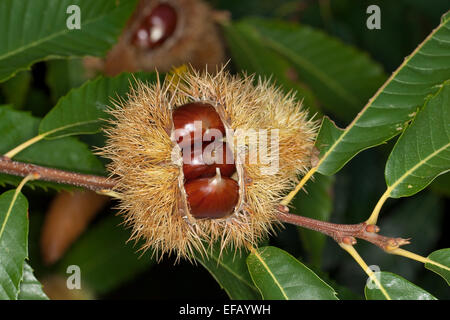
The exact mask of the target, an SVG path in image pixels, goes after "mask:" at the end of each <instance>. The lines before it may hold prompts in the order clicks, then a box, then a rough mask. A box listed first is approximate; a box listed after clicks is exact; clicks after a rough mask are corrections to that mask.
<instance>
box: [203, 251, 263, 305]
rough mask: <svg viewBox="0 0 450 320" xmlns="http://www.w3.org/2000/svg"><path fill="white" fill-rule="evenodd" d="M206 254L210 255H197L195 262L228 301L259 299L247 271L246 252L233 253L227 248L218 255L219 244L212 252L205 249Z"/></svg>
mask: <svg viewBox="0 0 450 320" xmlns="http://www.w3.org/2000/svg"><path fill="white" fill-rule="evenodd" d="M207 252H208V253H209V252H212V254H210V255H208V256H205V255H200V254H197V255H196V260H197V261H198V262H200V263H201V264H202V265H203V266H204V267H205V268H206V269H207V270H208V271H209V273H211V275H212V276H213V277H214V279H215V280H216V281H217V283H219V285H220V286H221V287H222V288H223V289H224V290H225V292H226V293H227V294H228V296H229V297H230V299H233V300H259V299H261V295H260V294H259V291H258V289H257V288H256V287H255V285H254V284H253V281H252V279H251V277H250V274H249V272H248V269H247V264H246V259H247V256H248V252H247V251H245V250H242V251H235V250H234V249H233V248H228V249H225V250H223V251H222V254H220V243H216V244H215V245H214V249H213V250H212V251H211V250H210V249H207ZM219 256H220V259H219Z"/></svg>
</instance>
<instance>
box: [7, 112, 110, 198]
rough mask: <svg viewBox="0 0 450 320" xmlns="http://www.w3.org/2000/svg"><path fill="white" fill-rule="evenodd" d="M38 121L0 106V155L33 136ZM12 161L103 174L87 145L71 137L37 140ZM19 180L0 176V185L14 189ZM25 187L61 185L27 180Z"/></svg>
mask: <svg viewBox="0 0 450 320" xmlns="http://www.w3.org/2000/svg"><path fill="white" fill-rule="evenodd" d="M39 121H40V119H39V118H36V117H33V116H31V115H30V114H29V113H27V112H23V111H16V110H13V109H11V108H9V107H8V106H0V136H1V137H2V139H1V140H0V154H4V153H5V152H7V151H9V150H11V149H12V148H14V147H16V146H17V145H19V144H21V143H22V142H24V141H27V140H29V139H31V138H32V137H34V136H36V134H37V130H38V126H39ZM14 159H15V160H18V161H23V162H30V163H34V164H37V165H42V166H48V167H54V168H59V169H64V170H71V171H76V172H81V173H90V174H104V173H105V169H104V167H103V165H102V163H101V162H100V160H99V159H98V158H97V157H95V156H94V155H93V154H92V151H91V150H89V148H88V146H87V145H86V144H84V143H82V142H80V141H78V140H77V139H75V138H74V137H66V138H64V139H59V140H49V141H43V140H42V141H39V142H37V143H35V144H33V145H31V146H30V147H28V148H27V149H25V150H24V151H22V152H20V153H19V154H18V155H17V156H16V157H15V158H14ZM20 181H21V178H18V177H13V176H9V175H5V174H0V184H10V185H15V186H17V185H18V184H19V183H20ZM27 186H30V187H32V186H39V187H42V188H44V189H45V188H47V187H50V188H54V189H58V190H59V189H61V188H62V187H63V186H60V185H57V184H55V183H50V182H44V181H30V182H29V183H28V184H27Z"/></svg>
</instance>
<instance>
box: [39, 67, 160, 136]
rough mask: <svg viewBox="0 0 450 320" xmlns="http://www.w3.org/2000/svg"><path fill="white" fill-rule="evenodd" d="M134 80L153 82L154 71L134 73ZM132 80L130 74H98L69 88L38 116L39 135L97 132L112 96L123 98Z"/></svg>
mask: <svg viewBox="0 0 450 320" xmlns="http://www.w3.org/2000/svg"><path fill="white" fill-rule="evenodd" d="M134 77H135V78H136V79H140V80H143V81H150V82H151V81H154V80H156V75H155V74H154V73H147V74H146V73H136V74H134ZM130 83H133V74H129V73H123V74H121V75H118V76H116V77H113V78H109V77H98V78H96V79H94V80H90V81H87V82H85V83H84V84H83V85H82V86H81V87H79V88H76V89H72V90H71V91H69V93H68V94H67V95H65V96H64V97H62V98H61V99H60V100H59V101H58V103H57V104H56V106H55V107H53V109H52V110H50V111H49V112H48V113H47V115H46V116H45V117H44V118H43V119H42V121H41V123H40V125H39V134H40V135H45V137H46V138H60V137H64V136H70V135H77V134H93V133H97V132H99V131H100V128H101V126H102V125H104V124H105V122H104V119H107V118H109V117H110V116H109V114H108V113H106V109H107V107H108V106H110V107H111V106H112V99H117V98H118V97H122V98H125V95H126V93H127V92H129V90H130Z"/></svg>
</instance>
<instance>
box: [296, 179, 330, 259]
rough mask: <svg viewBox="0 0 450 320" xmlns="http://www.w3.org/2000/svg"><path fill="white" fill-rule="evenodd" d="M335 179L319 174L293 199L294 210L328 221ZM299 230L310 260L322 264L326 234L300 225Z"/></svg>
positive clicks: (303, 214) (300, 213)
mask: <svg viewBox="0 0 450 320" xmlns="http://www.w3.org/2000/svg"><path fill="white" fill-rule="evenodd" d="M333 182H334V179H333V178H332V177H328V176H324V175H320V174H317V175H316V176H315V179H314V181H311V182H309V184H308V185H307V186H306V191H307V193H300V194H297V196H296V197H295V198H294V200H293V201H292V205H293V206H294V208H295V209H293V210H292V212H294V213H296V214H298V215H301V216H305V217H309V218H314V219H318V220H322V221H328V219H329V218H330V215H331V210H332V208H333V199H332V196H331V188H332V186H333ZM299 232H300V235H301V239H302V244H303V245H304V247H305V249H306V251H307V252H308V255H309V256H310V261H311V263H312V264H314V265H315V266H320V265H321V261H322V253H323V249H324V247H325V241H326V236H325V235H323V234H322V233H319V232H316V231H313V230H308V229H305V228H300V227H299Z"/></svg>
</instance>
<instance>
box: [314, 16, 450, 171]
mask: <svg viewBox="0 0 450 320" xmlns="http://www.w3.org/2000/svg"><path fill="white" fill-rule="evenodd" d="M449 51H450V17H447V18H446V19H444V20H443V22H442V23H441V24H440V25H439V26H438V27H437V28H436V29H435V30H434V31H433V32H432V33H431V34H430V35H429V36H428V37H427V38H426V39H425V40H424V42H422V44H420V45H419V46H418V47H417V48H416V50H414V52H413V53H412V54H411V55H410V56H409V57H407V58H406V59H405V61H404V62H403V63H402V65H401V66H400V67H399V68H398V69H397V70H396V71H395V72H394V73H393V75H392V76H391V77H390V78H389V79H388V80H387V82H386V83H385V84H384V85H383V86H382V87H381V88H380V89H379V90H378V92H377V93H376V94H375V96H374V97H372V98H371V99H370V100H369V102H368V103H367V105H366V106H365V107H364V109H363V110H362V111H361V112H360V113H359V114H358V116H357V117H356V118H355V119H354V120H353V121H352V122H351V123H350V125H349V126H347V128H345V129H340V128H337V127H336V126H335V125H334V124H333V123H332V122H331V121H330V120H329V119H327V118H324V120H323V123H322V126H321V129H320V131H319V135H318V137H317V141H316V147H317V148H318V149H319V150H320V160H319V162H318V164H317V167H318V172H320V173H322V174H326V175H331V174H334V173H336V172H337V171H339V170H340V169H341V168H342V167H343V166H344V165H345V164H346V163H347V162H348V161H349V160H350V159H351V158H353V157H354V156H355V155H356V154H358V153H359V152H361V151H362V150H365V149H367V148H370V147H373V146H376V145H379V144H381V143H383V142H385V141H387V140H389V139H391V138H392V137H394V136H396V135H397V134H399V133H401V132H402V131H403V129H404V128H405V126H406V123H407V122H408V121H410V120H411V119H412V118H413V117H414V115H415V113H416V112H417V110H418V109H419V107H421V106H422V105H423V103H424V101H425V98H426V97H427V96H428V95H429V94H432V93H435V92H436V91H438V89H439V88H440V85H441V84H442V83H443V82H444V81H446V80H447V79H449V78H450V59H448V52H449Z"/></svg>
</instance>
